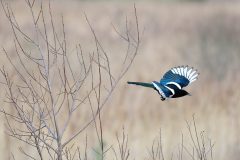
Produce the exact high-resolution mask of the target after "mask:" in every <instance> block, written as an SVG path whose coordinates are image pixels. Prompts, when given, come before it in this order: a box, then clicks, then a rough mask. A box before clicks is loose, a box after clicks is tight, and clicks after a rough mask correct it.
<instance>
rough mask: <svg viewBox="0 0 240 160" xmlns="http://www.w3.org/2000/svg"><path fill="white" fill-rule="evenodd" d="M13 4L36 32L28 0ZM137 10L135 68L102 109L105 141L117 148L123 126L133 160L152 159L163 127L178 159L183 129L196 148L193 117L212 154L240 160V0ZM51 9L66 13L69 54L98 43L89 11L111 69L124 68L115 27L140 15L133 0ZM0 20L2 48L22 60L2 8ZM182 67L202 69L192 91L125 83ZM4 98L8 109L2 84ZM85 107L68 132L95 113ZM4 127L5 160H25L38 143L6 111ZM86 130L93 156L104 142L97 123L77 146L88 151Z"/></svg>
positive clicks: (168, 149)
mask: <svg viewBox="0 0 240 160" xmlns="http://www.w3.org/2000/svg"><path fill="white" fill-rule="evenodd" d="M10 4H11V7H12V9H13V11H14V12H15V15H16V19H18V21H19V24H20V25H21V26H22V28H23V29H24V30H26V31H27V32H28V33H31V30H32V29H31V25H32V23H31V19H30V16H29V14H30V13H29V11H28V10H27V7H26V4H25V3H24V1H11V2H10ZM45 5H47V4H45ZM136 8H137V13H138V20H139V27H140V35H141V37H140V38H141V43H140V48H139V52H138V55H137V56H136V58H135V60H134V62H133V64H132V66H131V68H130V69H129V71H128V72H127V74H126V75H125V77H124V78H123V79H122V80H121V82H120V83H119V84H118V86H117V88H116V89H115V91H114V92H113V94H112V95H111V97H110V99H109V100H108V102H107V103H106V106H105V107H104V108H103V110H102V125H103V139H104V142H105V143H106V144H107V145H109V146H111V145H114V146H115V145H116V144H117V140H116V136H115V135H116V133H117V132H118V133H119V134H120V133H121V131H122V128H123V127H124V130H125V133H126V134H128V143H129V148H130V159H150V158H149V151H148V149H149V148H151V145H152V143H153V140H154V139H155V138H157V137H158V134H159V130H160V129H161V134H162V145H163V153H164V155H165V158H166V159H171V156H172V154H173V155H174V156H173V158H175V159H176V157H177V156H176V155H177V153H178V146H179V145H180V144H181V138H182V134H183V137H184V141H186V142H185V143H186V145H190V142H189V141H190V140H189V133H188V130H187V125H186V121H191V120H192V115H193V114H194V115H195V118H196V123H197V127H198V130H199V131H203V130H204V134H205V135H206V136H207V137H208V138H210V139H211V140H212V142H213V143H214V147H213V149H212V150H213V159H216V160H226V159H231V160H237V159H239V156H240V137H239V134H240V129H239V127H240V118H239V116H238V115H239V114H240V101H239V100H240V90H239V87H238V82H240V74H239V73H240V72H239V68H240V21H239V20H240V3H237V2H236V3H217V2H211V3H207V2H205V3H193V2H183V3H180V2H175V3H163V2H162V3H160V2H153V1H151V2H147V1H146V2H144V1H141V2H137V3H136ZM52 9H53V13H54V17H55V21H56V23H58V22H60V21H61V15H63V18H64V23H65V29H66V35H67V42H68V49H69V50H70V53H71V51H72V50H74V48H75V45H76V44H78V43H81V44H82V46H83V50H85V51H86V52H91V47H94V42H93V41H92V35H91V33H90V31H89V27H88V25H87V23H86V20H85V18H84V12H85V13H86V15H87V16H88V19H89V21H90V22H91V24H92V26H93V27H94V29H95V31H96V34H97V35H98V37H99V39H100V40H101V42H102V44H103V46H104V48H105V49H106V51H107V52H108V54H109V56H110V60H111V63H110V65H111V67H112V70H113V72H115V71H116V72H117V71H118V65H121V63H119V62H118V59H119V57H120V58H121V57H122V56H121V55H122V53H123V50H125V49H126V46H124V44H122V43H120V42H121V39H119V38H118V36H117V35H116V33H115V32H114V30H113V27H112V25H111V24H112V23H113V24H114V25H115V26H117V27H120V29H121V27H122V28H123V27H124V24H125V17H126V16H129V17H131V16H132V14H133V12H134V8H133V2H132V1H131V2H124V3H123V2H122V3H120V2H95V1H93V2H79V1H54V2H52ZM0 22H1V23H0V33H1V34H0V44H1V47H4V48H5V49H6V50H7V51H8V52H9V53H10V55H12V59H16V58H17V57H16V56H14V52H15V51H14V47H13V44H14V43H13V35H12V32H11V29H10V26H9V23H8V21H7V19H6V17H5V15H4V13H3V10H2V8H1V9H0ZM119 44H121V45H119ZM124 47H125V48H124ZM0 54H1V59H0V66H3V65H4V66H5V67H6V68H8V67H9V72H10V73H9V74H10V75H11V76H12V77H13V78H14V75H15V74H16V73H14V72H13V70H11V67H10V66H9V62H8V61H7V60H6V58H5V56H4V53H3V51H2V50H1V51H0ZM179 65H189V66H193V67H194V68H196V69H198V71H199V72H200V77H199V79H198V80H197V81H196V82H194V83H193V84H191V85H190V86H188V87H187V88H186V90H187V91H189V92H190V93H191V94H192V96H187V97H183V98H179V99H170V100H166V101H161V100H160V96H159V95H158V94H157V93H156V92H155V91H153V90H151V89H148V88H141V87H137V86H129V85H127V83H126V82H127V81H142V82H151V81H153V80H160V78H161V76H162V75H163V74H164V73H165V72H166V71H167V70H168V69H170V68H171V67H174V66H179ZM75 69H76V70H77V68H75ZM11 71H12V72H11ZM1 81H2V77H1ZM0 96H1V98H0V100H1V101H0V104H1V108H7V107H9V104H7V103H5V102H4V100H5V90H4V89H1V91H0ZM86 110H88V111H86ZM81 111H82V113H79V114H78V115H75V116H74V119H73V120H72V123H71V126H70V128H69V130H68V131H67V134H66V137H67V136H68V134H69V135H71V134H72V131H73V130H74V128H76V127H78V126H80V125H82V124H84V122H85V121H86V119H87V118H89V116H82V114H85V113H86V114H87V113H89V109H86V108H84V107H83V108H82V110H81ZM63 116H64V115H63ZM90 116H91V115H90ZM0 127H1V134H0V142H1V147H0V159H12V156H11V154H13V155H15V158H16V159H26V157H25V156H24V155H23V154H21V153H20V152H19V150H18V148H19V147H20V146H21V147H22V148H24V149H25V151H27V152H32V153H35V151H34V149H33V148H31V147H29V146H28V145H26V144H24V143H23V142H20V141H18V140H17V139H14V138H11V137H9V136H8V135H7V134H6V133H5V129H6V126H5V125H4V116H1V123H0ZM86 135H88V139H89V141H88V145H89V149H88V150H89V154H90V157H91V156H92V157H94V156H93V155H94V152H93V151H92V148H96V147H97V146H98V141H97V137H96V134H95V129H94V127H93V125H91V126H89V127H88V128H87V129H86V130H85V131H84V132H83V133H82V134H80V135H79V137H78V138H77V139H76V140H75V141H74V143H75V144H77V145H79V146H80V148H83V146H84V144H85V136H86ZM190 146H191V145H190ZM186 158H189V157H186ZM93 159H94V158H93ZM106 159H111V158H106ZM112 159H113V158H112ZM189 159H190V158H189Z"/></svg>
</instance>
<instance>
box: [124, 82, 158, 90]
mask: <svg viewBox="0 0 240 160" xmlns="http://www.w3.org/2000/svg"><path fill="white" fill-rule="evenodd" d="M127 83H128V84H134V85H139V86H143V87H149V88H153V89H154V85H153V84H152V83H144V82H127Z"/></svg>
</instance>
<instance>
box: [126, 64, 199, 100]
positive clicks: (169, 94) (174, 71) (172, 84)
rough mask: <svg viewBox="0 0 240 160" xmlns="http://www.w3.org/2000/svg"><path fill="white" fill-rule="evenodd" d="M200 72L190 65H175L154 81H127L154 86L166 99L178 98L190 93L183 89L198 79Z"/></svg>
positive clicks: (162, 98) (163, 98)
mask: <svg viewBox="0 0 240 160" xmlns="http://www.w3.org/2000/svg"><path fill="white" fill-rule="evenodd" d="M198 76H199V73H198V72H197V70H195V69H193V68H192V67H188V66H178V67H173V68H171V69H170V70H169V71H167V72H166V73H165V74H164V75H163V78H162V79H161V80H160V81H159V82H158V81H153V82H152V83H145V82H127V83H128V84H134V85H140V86H144V87H149V88H153V89H154V90H156V91H157V92H158V93H159V95H160V96H161V100H162V101H164V100H165V99H168V98H178V97H183V96H186V95H190V94H189V93H188V92H187V91H185V90H183V87H186V86H187V85H188V84H190V83H192V82H194V81H195V80H197V78H198Z"/></svg>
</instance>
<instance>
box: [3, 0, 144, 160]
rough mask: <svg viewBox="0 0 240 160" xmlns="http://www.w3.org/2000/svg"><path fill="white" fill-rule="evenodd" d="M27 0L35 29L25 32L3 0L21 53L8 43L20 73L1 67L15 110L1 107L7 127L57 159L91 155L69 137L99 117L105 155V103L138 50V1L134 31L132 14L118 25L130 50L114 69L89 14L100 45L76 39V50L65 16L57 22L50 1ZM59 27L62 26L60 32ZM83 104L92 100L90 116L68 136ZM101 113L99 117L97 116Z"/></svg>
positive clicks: (13, 64)
mask: <svg viewBox="0 0 240 160" xmlns="http://www.w3.org/2000/svg"><path fill="white" fill-rule="evenodd" d="M26 4H27V8H28V9H29V11H30V13H31V15H30V17H31V19H32V24H33V26H32V27H33V30H34V33H33V34H32V33H28V32H25V31H24V30H23V29H22V28H21V27H20V25H19V24H18V21H17V19H16V18H15V15H14V11H13V10H12V9H11V7H10V6H9V5H8V4H5V3H4V2H3V1H1V5H2V8H3V10H4V13H5V15H6V18H7V19H8V21H9V23H10V27H11V29H12V33H13V36H14V41H13V45H14V49H15V52H14V53H15V56H16V57H17V59H16V60H14V59H12V57H11V55H10V53H9V52H8V51H7V50H6V49H4V48H3V52H4V53H5V55H6V57H7V59H8V61H9V66H11V67H12V68H13V70H14V72H15V73H16V75H15V76H16V77H12V76H10V75H9V71H8V68H9V66H7V67H6V66H3V67H2V68H1V73H2V76H3V78H4V80H5V81H4V82H2V84H3V87H4V88H5V89H6V99H7V100H6V102H7V103H9V104H10V106H11V107H12V110H13V112H9V111H8V110H6V109H2V110H1V112H2V113H3V114H4V116H5V120H6V126H7V128H8V131H7V133H8V134H9V136H11V137H14V138H16V139H18V140H20V141H23V142H24V143H26V144H28V145H29V146H32V147H33V148H35V149H36V151H37V154H38V157H34V156H33V155H31V153H27V152H25V151H24V149H23V148H20V151H21V152H22V153H23V154H24V155H26V156H27V157H28V158H29V159H45V158H44V157H46V156H47V157H48V158H47V159H58V160H62V159H68V160H71V159H88V157H87V154H86V149H85V153H84V155H82V154H81V152H80V150H79V148H77V149H76V150H74V149H73V146H74V144H72V143H70V142H72V141H73V140H74V139H75V138H76V137H77V136H78V135H79V134H81V133H82V132H83V131H84V130H85V129H86V128H87V127H88V126H89V125H90V124H91V123H94V124H95V128H96V133H97V136H98V140H99V143H100V145H101V153H100V155H101V159H103V158H104V153H105V152H106V150H105V149H104V146H103V133H102V126H101V125H102V124H101V109H102V108H103V107H104V105H105V103H106V102H107V100H108V99H109V98H110V96H111V94H112V93H113V91H114V89H115V88H116V86H117V84H118V83H119V81H120V80H121V79H122V77H123V76H124V75H125V74H126V72H127V71H128V69H129V67H130V66H131V64H132V62H133V60H134V58H135V56H136V54H137V52H138V48H139V43H140V38H139V27H138V18H137V13H136V8H135V6H134V19H135V22H134V27H135V29H134V30H133V31H131V32H130V30H129V22H128V20H126V25H125V26H126V27H125V33H123V34H122V33H120V32H119V31H118V30H117V29H116V27H114V29H115V31H116V33H117V34H118V35H119V36H120V38H121V39H122V40H124V41H125V42H127V50H126V52H125V58H124V59H123V60H122V62H121V60H118V62H120V65H122V69H121V71H120V73H118V74H117V73H114V74H113V73H112V70H111V62H110V60H109V53H107V52H106V50H105V49H104V47H103V45H102V44H101V40H100V39H99V38H98V36H97V34H96V33H95V30H94V28H93V26H92V25H91V23H90V21H89V19H88V17H87V15H86V14H85V15H84V17H85V19H86V22H87V24H88V26H89V28H90V31H91V33H92V36H93V39H94V43H95V49H94V50H93V51H92V52H91V53H84V51H83V50H82V47H81V45H77V46H76V50H75V52H71V51H70V49H69V48H68V43H69V42H67V40H66V33H65V23H64V20H63V17H62V22H61V26H58V25H56V24H55V22H54V17H53V16H52V15H53V14H52V9H51V5H50V3H49V5H48V9H46V8H44V5H43V4H40V6H38V4H37V2H36V1H35V0H33V1H31V0H26ZM36 8H37V10H38V11H36ZM49 24H50V25H49ZM59 28H61V32H58V30H57V29H59ZM26 44H27V45H26ZM29 46H30V47H29ZM70 53H71V54H70ZM73 54H74V55H73ZM70 56H73V57H75V58H73V59H75V60H76V62H72V61H71V59H70ZM73 63H77V64H78V65H77V67H76V66H73ZM116 75H117V76H116ZM106 77H107V78H106ZM83 93H85V94H83ZM82 106H87V107H88V108H89V110H91V111H90V113H91V115H90V117H91V118H90V119H89V121H87V122H86V123H85V124H83V125H81V126H78V127H77V129H76V130H75V131H74V133H73V134H71V135H70V137H66V138H64V139H63V136H66V135H65V133H66V132H67V130H68V127H69V125H70V124H71V123H72V117H73V115H74V114H75V113H77V112H80V108H81V107H82ZM65 116H66V117H65ZM96 117H98V119H99V121H98V122H97V120H96ZM97 123H99V125H100V129H98V127H97V126H98V124H97ZM124 141H125V139H124ZM118 143H120V142H118ZM123 143H124V142H123ZM86 148H87V137H86ZM123 152H124V153H123ZM121 156H123V158H121V159H127V157H128V155H127V153H125V151H121ZM83 157H84V158H83Z"/></svg>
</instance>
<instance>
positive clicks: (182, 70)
mask: <svg viewBox="0 0 240 160" xmlns="http://www.w3.org/2000/svg"><path fill="white" fill-rule="evenodd" d="M171 71H172V72H173V73H174V74H178V75H180V76H184V77H185V78H187V79H188V80H189V83H192V82H194V81H196V80H197V78H198V76H199V73H197V70H194V69H193V68H190V67H188V66H179V67H174V68H172V69H171ZM175 85H176V84H175ZM177 87H178V88H179V86H177Z"/></svg>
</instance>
